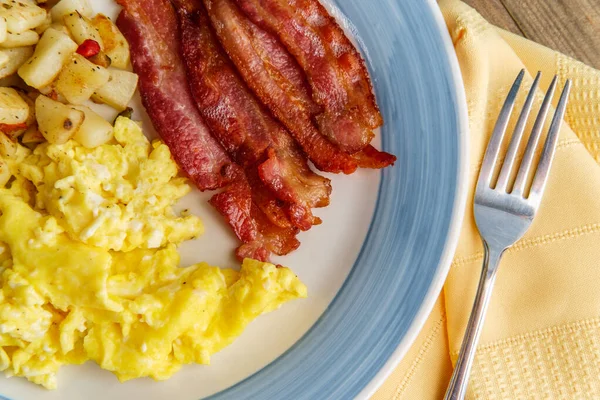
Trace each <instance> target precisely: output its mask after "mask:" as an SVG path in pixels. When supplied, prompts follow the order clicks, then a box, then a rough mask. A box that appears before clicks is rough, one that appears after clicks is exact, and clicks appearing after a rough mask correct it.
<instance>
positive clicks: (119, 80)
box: [92, 69, 138, 111]
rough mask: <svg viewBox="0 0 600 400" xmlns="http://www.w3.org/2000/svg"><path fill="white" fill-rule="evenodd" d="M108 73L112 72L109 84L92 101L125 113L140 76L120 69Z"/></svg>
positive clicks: (96, 93)
mask: <svg viewBox="0 0 600 400" xmlns="http://www.w3.org/2000/svg"><path fill="white" fill-rule="evenodd" d="M108 71H109V72H110V78H109V80H108V82H107V83H106V84H105V85H104V86H102V87H101V88H100V89H98V90H96V91H95V92H94V95H93V96H92V100H94V101H96V102H99V103H104V104H108V105H109V106H111V107H113V108H115V109H117V110H119V111H123V110H125V109H126V108H127V105H128V104H129V101H131V98H132V97H133V94H134V93H135V89H136V88H137V83H138V76H137V75H136V74H134V73H133V72H128V71H123V70H119V69H109V70H108Z"/></svg>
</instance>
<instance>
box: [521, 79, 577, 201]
mask: <svg viewBox="0 0 600 400" xmlns="http://www.w3.org/2000/svg"><path fill="white" fill-rule="evenodd" d="M570 91H571V81H570V80H568V79H567V82H566V83H565V87H564V89H563V91H562V94H561V95H560V100H559V102H558V107H556V112H555V113H554V118H552V124H551V125H550V129H549V131H548V137H547V138H546V143H544V150H543V151H542V155H541V156H540V162H539V163H538V166H537V169H536V171H535V176H534V178H533V183H532V185H531V191H530V193H529V198H530V199H532V200H536V201H539V199H540V198H541V197H542V193H543V192H544V188H545V187H546V182H547V181H548V173H549V172H550V167H551V166H552V159H553V158H554V153H555V152H556V143H558V134H559V131H560V126H561V125H562V121H563V118H564V116H565V112H566V110H567V102H568V101H569V92H570Z"/></svg>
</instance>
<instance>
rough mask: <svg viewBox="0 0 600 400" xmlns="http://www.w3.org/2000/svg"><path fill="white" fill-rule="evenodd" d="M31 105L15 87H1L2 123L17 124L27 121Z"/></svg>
mask: <svg viewBox="0 0 600 400" xmlns="http://www.w3.org/2000/svg"><path fill="white" fill-rule="evenodd" d="M28 117H29V105H27V103H26V102H25V100H23V99H22V98H21V96H20V95H19V93H18V92H17V91H16V90H15V89H13V88H7V87H3V88H0V124H5V125H16V124H23V123H25V122H27V118H28Z"/></svg>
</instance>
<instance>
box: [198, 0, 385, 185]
mask: <svg viewBox="0 0 600 400" xmlns="http://www.w3.org/2000/svg"><path fill="white" fill-rule="evenodd" d="M204 4H205V6H206V10H207V12H208V14H209V16H210V19H211V22H212V26H213V28H214V30H215V33H216V34H217V36H218V37H219V40H220V42H221V44H222V46H223V49H224V50H225V51H226V52H227V54H228V55H229V58H230V59H231V61H232V62H233V63H234V64H235V66H236V67H237V70H238V71H239V73H240V75H241V76H242V78H243V79H244V80H245V82H246V83H247V84H248V86H249V87H250V88H251V89H252V90H253V91H254V93H255V94H256V96H257V97H258V98H260V100H261V101H262V102H263V103H264V104H265V105H266V106H267V108H268V109H269V110H270V111H271V112H272V113H273V114H274V115H275V116H276V117H277V118H278V119H279V120H280V121H281V122H282V124H284V125H285V127H286V128H287V129H288V130H289V131H290V132H291V133H292V134H293V135H294V137H295V139H296V140H297V141H298V143H299V144H300V146H301V147H302V149H303V150H304V152H305V153H306V155H307V156H308V158H309V159H310V160H311V161H312V162H313V163H314V164H315V166H316V167H317V168H318V169H319V170H321V171H325V172H333V173H340V172H343V173H345V174H351V173H353V172H354V171H356V168H357V167H362V168H377V169H380V168H385V167H387V166H389V165H391V164H393V163H394V162H395V160H396V157H394V156H392V155H391V154H388V153H384V152H380V151H378V150H376V149H375V148H374V147H373V146H371V145H368V146H367V147H366V148H365V149H364V150H363V151H360V152H358V153H356V154H348V153H346V152H344V151H343V150H342V149H340V148H339V147H337V146H336V145H335V144H333V143H332V142H330V141H329V140H328V139H327V138H326V137H325V135H322V134H321V132H319V128H318V126H317V125H316V124H315V122H313V119H314V117H315V116H317V115H318V114H320V113H321V112H322V107H321V106H319V105H318V104H317V103H316V102H315V101H314V100H313V99H312V90H311V88H310V86H309V85H308V82H307V79H306V77H305V75H304V72H303V71H302V69H301V68H300V66H299V64H298V63H297V62H296V60H295V59H294V58H293V57H292V55H291V54H290V53H288V51H287V50H286V49H285V47H284V46H283V45H282V44H281V43H280V42H279V39H278V38H277V37H276V36H274V35H272V34H271V33H270V32H267V31H265V30H264V29H262V28H260V27H258V26H257V25H256V24H254V23H253V22H252V21H250V19H249V18H248V17H247V16H246V15H245V14H244V13H243V12H242V11H241V10H240V8H239V7H238V6H237V5H236V4H235V1H234V0H204Z"/></svg>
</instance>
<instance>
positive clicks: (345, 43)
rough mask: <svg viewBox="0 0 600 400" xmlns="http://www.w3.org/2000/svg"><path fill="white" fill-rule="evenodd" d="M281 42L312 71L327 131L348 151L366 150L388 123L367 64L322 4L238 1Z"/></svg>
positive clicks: (312, 0)
mask: <svg viewBox="0 0 600 400" xmlns="http://www.w3.org/2000/svg"><path fill="white" fill-rule="evenodd" d="M236 2H237V4H238V5H239V6H240V7H241V8H242V10H243V11H244V12H245V13H246V14H247V15H248V16H249V17H250V19H251V20H252V21H253V22H254V23H256V24H257V25H259V26H260V27H262V28H264V29H267V30H268V31H269V32H271V33H272V34H274V35H277V37H278V38H279V39H280V40H281V42H282V43H283V44H284V45H285V47H286V48H287V49H288V50H289V51H290V53H291V54H292V55H293V56H294V57H295V58H296V60H297V61H298V63H299V64H300V66H301V67H302V69H303V70H304V71H305V72H306V75H307V77H308V80H309V82H310V85H311V87H312V89H313V98H314V100H315V101H316V103H317V104H319V105H322V106H323V107H324V109H325V110H324V112H323V113H321V114H318V115H315V119H316V121H317V123H318V124H319V128H320V131H321V133H323V134H324V135H326V136H327V137H328V138H329V139H330V140H331V141H332V142H333V143H335V144H337V145H338V146H340V148H342V149H343V150H345V151H347V152H348V153H355V152H357V151H359V150H361V149H363V148H365V147H366V146H367V145H368V144H369V143H370V141H371V140H372V139H373V132H372V130H373V129H375V128H377V127H379V126H381V125H382V124H383V119H382V117H381V114H380V112H379V108H378V107H377V103H376V101H375V96H374V94H373V90H372V87H371V82H370V80H369V75H368V73H367V70H366V67H365V65H364V61H363V59H362V57H361V56H360V54H359V53H358V51H357V50H356V48H355V47H354V46H353V45H352V43H351V42H350V40H349V39H348V38H347V37H346V36H345V34H344V32H343V30H342V29H341V28H340V26H339V25H338V24H337V22H336V21H335V19H334V18H333V17H331V16H330V15H329V14H328V13H327V10H325V8H324V7H323V6H322V5H321V4H320V3H319V1H318V0H236Z"/></svg>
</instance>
